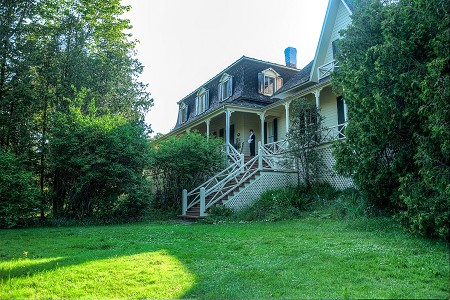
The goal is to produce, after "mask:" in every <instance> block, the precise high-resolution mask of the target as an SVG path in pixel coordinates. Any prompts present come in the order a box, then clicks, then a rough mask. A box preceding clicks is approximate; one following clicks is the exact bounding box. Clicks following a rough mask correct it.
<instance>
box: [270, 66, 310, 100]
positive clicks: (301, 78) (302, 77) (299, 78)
mask: <svg viewBox="0 0 450 300" xmlns="http://www.w3.org/2000/svg"><path fill="white" fill-rule="evenodd" d="M313 63H314V60H312V61H311V62H310V63H309V64H307V65H306V66H305V67H304V68H303V69H302V70H301V71H300V72H298V73H297V74H295V76H294V77H292V79H291V80H289V81H288V82H286V83H285V84H284V85H283V87H282V88H281V89H279V90H278V91H277V92H276V93H275V95H274V97H276V96H277V95H279V94H281V93H284V92H286V91H287V90H290V89H291V88H293V87H294V86H298V85H301V84H303V83H306V82H308V81H309V77H310V75H311V70H312V66H313Z"/></svg>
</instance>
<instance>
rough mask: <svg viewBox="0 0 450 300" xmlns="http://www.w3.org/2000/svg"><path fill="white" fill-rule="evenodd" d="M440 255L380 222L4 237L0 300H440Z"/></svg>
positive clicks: (38, 232) (7, 233) (41, 231)
mask: <svg viewBox="0 0 450 300" xmlns="http://www.w3.org/2000/svg"><path fill="white" fill-rule="evenodd" d="M448 253H449V247H448V245H447V244H446V243H443V242H436V241H432V240H426V239H418V238H414V237H411V236H410V235H408V234H405V233H404V232H402V230H400V229H399V228H398V226H396V224H395V223H393V222H392V221H390V220H388V219H380V218H375V219H369V220H328V219H315V218H306V219H302V220H289V221H280V222H255V223H246V224H239V223H234V224H232V223H223V224H215V225H209V224H206V225H196V224H189V225H188V224H181V223H171V224H168V223H157V224H155V223H140V224H127V225H121V226H118V225H114V226H98V227H93V226H90V227H86V226H84V227H69V228H34V229H27V230H22V229H12V230H4V231H3V232H1V243H0V257H1V259H0V298H1V299H24V298H39V299H44V298H64V299H66V298H68V299H73V298H89V299H92V298H105V299H106V298H108V299H110V298H150V299H157V298H164V299H169V298H171V299H172V298H174V299H175V298H176V299H242V298H257V299H269V298H280V299H336V298H345V297H348V298H355V299H368V298H370V299H399V298H407V299H422V298H424V299H425V298H426V299H444V298H447V297H448V294H449V286H448V274H449V271H450V270H449V264H448ZM110 274H114V276H109V275H110ZM68 283H70V284H68ZM386 287H389V288H386Z"/></svg>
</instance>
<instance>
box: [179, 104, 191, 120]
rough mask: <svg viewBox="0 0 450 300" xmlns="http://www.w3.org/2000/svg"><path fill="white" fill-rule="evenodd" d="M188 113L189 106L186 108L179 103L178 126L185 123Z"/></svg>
mask: <svg viewBox="0 0 450 300" xmlns="http://www.w3.org/2000/svg"><path fill="white" fill-rule="evenodd" d="M188 112H189V106H187V105H186V104H185V103H184V102H183V103H180V108H179V110H178V124H182V123H184V122H186V121H187V118H188Z"/></svg>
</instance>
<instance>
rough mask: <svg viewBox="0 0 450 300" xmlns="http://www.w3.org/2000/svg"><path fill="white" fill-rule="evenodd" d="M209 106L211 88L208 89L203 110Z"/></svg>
mask: <svg viewBox="0 0 450 300" xmlns="http://www.w3.org/2000/svg"><path fill="white" fill-rule="evenodd" d="M208 108H209V90H207V91H206V95H205V103H204V104H203V110H204V111H206V110H208Z"/></svg>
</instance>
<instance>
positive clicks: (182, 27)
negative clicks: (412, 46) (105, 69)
mask: <svg viewBox="0 0 450 300" xmlns="http://www.w3.org/2000/svg"><path fill="white" fill-rule="evenodd" d="M122 4H124V5H130V6H131V10H130V11H129V12H128V13H127V14H126V15H125V16H124V17H125V18H127V19H129V20H130V21H131V25H132V26H133V28H132V30H131V34H132V35H133V37H134V38H135V39H137V40H139V44H138V45H137V58H138V59H139V61H140V62H141V63H142V64H143V65H144V71H143V73H142V74H141V76H140V78H139V79H140V81H142V82H143V83H146V84H148V85H149V86H148V91H149V92H150V93H151V95H152V97H153V99H154V106H153V107H152V108H151V110H150V112H149V113H148V114H147V115H146V122H147V123H148V124H150V125H151V127H152V129H153V134H155V133H164V134H165V133H168V132H169V131H170V130H171V129H172V128H173V127H174V126H175V123H176V120H177V114H178V105H177V102H178V101H180V100H181V99H182V98H184V97H185V96H187V95H188V94H190V93H191V92H193V91H195V90H197V89H198V88H200V87H201V86H202V84H203V83H205V82H207V81H208V80H209V79H211V78H212V77H214V76H215V75H217V74H218V73H220V72H221V71H222V70H224V69H225V68H226V67H227V66H229V65H231V64H232V63H233V62H235V61H236V60H238V59H239V58H241V57H242V56H243V55H245V56H247V57H252V58H256V59H260V60H264V61H269V62H273V63H277V64H282V65H284V64H285V60H284V49H285V48H287V47H289V46H291V47H294V48H296V49H297V67H298V68H303V67H304V66H305V65H306V64H308V63H309V62H310V61H311V60H312V59H313V58H314V54H315V51H316V47H317V43H318V41H319V37H320V31H321V29H322V23H323V20H324V17H325V12H326V7H327V4H328V0H272V1H270V0H221V1H219V0H122Z"/></svg>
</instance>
